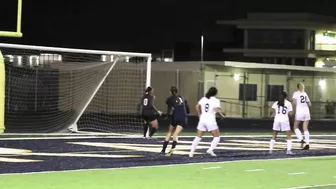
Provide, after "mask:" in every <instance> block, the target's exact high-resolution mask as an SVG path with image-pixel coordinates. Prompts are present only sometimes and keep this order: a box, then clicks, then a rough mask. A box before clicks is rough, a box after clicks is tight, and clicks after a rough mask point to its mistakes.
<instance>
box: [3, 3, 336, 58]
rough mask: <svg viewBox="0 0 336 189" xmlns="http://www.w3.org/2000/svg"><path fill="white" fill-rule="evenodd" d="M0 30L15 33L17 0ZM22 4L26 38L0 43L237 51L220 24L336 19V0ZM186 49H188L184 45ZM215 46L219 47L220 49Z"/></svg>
mask: <svg viewBox="0 0 336 189" xmlns="http://www.w3.org/2000/svg"><path fill="white" fill-rule="evenodd" d="M3 1H4V2H1V11H0V30H15V27H16V0H3ZM200 2H202V3H199V2H196V1H195V0H147V1H139V0H133V1H131V0H123V1H114V0H23V20H22V32H23V35H24V37H23V38H21V39H8V38H0V41H1V42H10V43H21V44H34V45H48V46H61V47H75V48H90V49H108V50H125V51H141V52H152V53H153V52H159V51H160V50H161V49H173V48H176V46H178V45H179V44H194V45H197V44H198V43H199V39H200V35H201V34H202V33H203V34H204V35H205V39H206V43H214V44H217V46H218V45H219V46H220V48H222V47H235V46H237V45H238V44H239V43H241V40H240V38H241V37H242V35H241V32H239V31H238V30H237V29H235V27H231V26H216V24H215V21H216V20H219V19H237V18H244V17H245V16H246V13H247V12H307V13H317V14H323V15H327V16H336V11H335V8H336V1H332V0H319V1H302V2H301V3H299V2H297V1H293V0H282V1H261V0H255V1H251V0H221V1H220V0H218V1H204V0H203V1H200ZM182 46H183V45H182ZM215 46H216V45H215Z"/></svg>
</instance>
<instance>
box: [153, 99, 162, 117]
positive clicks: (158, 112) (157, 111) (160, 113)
mask: <svg viewBox="0 0 336 189" xmlns="http://www.w3.org/2000/svg"><path fill="white" fill-rule="evenodd" d="M151 104H152V107H153V109H154V111H155V113H157V114H159V115H162V112H161V111H159V110H157V109H156V107H155V105H154V97H152V98H151Z"/></svg>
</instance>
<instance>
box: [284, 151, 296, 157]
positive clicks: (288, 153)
mask: <svg viewBox="0 0 336 189" xmlns="http://www.w3.org/2000/svg"><path fill="white" fill-rule="evenodd" d="M286 154H287V155H290V156H293V155H295V154H294V153H293V152H292V151H287V152H286Z"/></svg>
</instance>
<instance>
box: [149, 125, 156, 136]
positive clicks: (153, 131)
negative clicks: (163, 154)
mask: <svg viewBox="0 0 336 189" xmlns="http://www.w3.org/2000/svg"><path fill="white" fill-rule="evenodd" d="M156 131H157V129H156V128H155V127H152V128H151V130H150V133H149V136H150V137H152V136H153V135H154V134H155V133H156Z"/></svg>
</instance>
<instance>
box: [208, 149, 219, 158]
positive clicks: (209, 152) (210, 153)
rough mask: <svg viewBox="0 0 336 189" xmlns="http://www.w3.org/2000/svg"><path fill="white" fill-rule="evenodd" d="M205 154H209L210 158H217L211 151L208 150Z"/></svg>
mask: <svg viewBox="0 0 336 189" xmlns="http://www.w3.org/2000/svg"><path fill="white" fill-rule="evenodd" d="M206 153H207V154H209V155H211V156H212V157H216V156H217V155H216V154H215V153H214V152H213V151H212V150H208V151H207V152H206Z"/></svg>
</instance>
